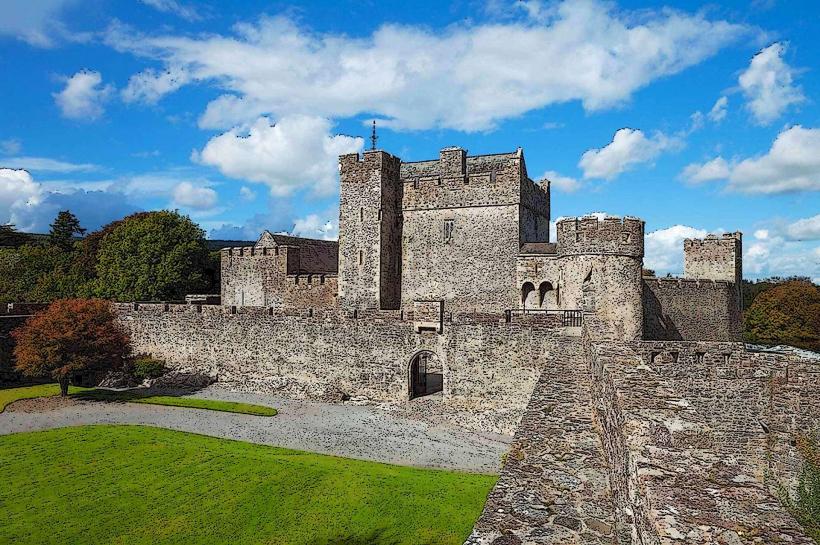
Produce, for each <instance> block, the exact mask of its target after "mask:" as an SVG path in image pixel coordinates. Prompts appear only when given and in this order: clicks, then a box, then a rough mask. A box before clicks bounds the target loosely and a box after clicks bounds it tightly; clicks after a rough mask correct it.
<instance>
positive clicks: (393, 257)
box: [222, 148, 741, 340]
mask: <svg viewBox="0 0 820 545" xmlns="http://www.w3.org/2000/svg"><path fill="white" fill-rule="evenodd" d="M339 171H340V178H341V192H340V193H341V195H340V197H341V198H340V201H341V202H340V212H339V242H338V243H334V242H328V241H318V240H309V239H300V238H295V237H287V236H284V235H274V234H271V233H269V232H265V233H263V234H262V236H261V237H260V239H259V240H258V241H257V243H256V245H255V246H254V247H249V248H228V249H225V250H223V252H222V302H223V304H225V305H231V306H264V307H271V308H275V309H288V308H290V309H305V308H311V309H327V308H336V309H361V310H364V309H377V310H399V309H406V310H411V309H413V308H414V307H415V306H416V305H419V304H425V305H426V306H427V307H428V308H429V306H430V305H429V304H430V303H431V302H438V303H439V304H440V306H441V308H442V309H443V310H444V311H447V312H456V313H460V312H473V313H475V312H482V313H488V312H489V313H493V312H495V313H499V312H504V311H506V310H516V311H519V310H520V311H533V312H534V311H561V312H564V311H582V310H585V309H586V310H588V311H590V310H594V311H595V312H596V313H597V314H598V315H600V316H601V317H603V318H605V319H606V320H607V322H608V323H610V324H611V325H612V326H613V327H614V328H615V329H616V330H617V336H618V337H619V338H623V339H640V338H643V337H644V329H646V332H647V336H648V338H653V339H692V340H695V339H697V340H738V339H739V335H740V302H741V297H740V280H741V235H740V233H732V234H724V235H723V236H722V237H720V238H718V237H714V236H710V237H707V238H706V239H704V240H687V241H686V242H685V244H684V256H685V263H686V269H685V271H684V277H683V278H682V279H672V280H669V279H650V278H646V279H645V278H643V277H642V274H641V271H642V266H643V253H644V249H643V245H644V223H643V221H641V220H639V219H637V218H628V217H627V218H624V219H618V218H611V217H605V218H597V217H594V216H590V217H583V218H562V219H559V220H558V221H557V224H556V227H557V229H556V231H557V239H556V240H555V241H550V240H549V223H550V187H549V181H546V180H545V181H543V182H541V183H535V182H533V181H532V180H531V179H530V178H529V176H528V175H527V167H526V163H525V161H524V154H523V152H522V151H521V150H520V149H519V150H517V151H515V152H512V153H500V154H494V155H480V156H473V157H471V156H468V155H467V152H466V151H465V150H463V149H461V148H445V149H443V150H441V153H440V155H439V158H438V159H435V160H430V161H418V162H410V163H405V162H402V161H401V160H400V159H399V158H397V157H394V156H392V155H390V154H388V153H386V152H384V151H368V152H365V153H364V154H363V156H360V155H358V154H352V155H344V156H342V157H340V159H339ZM593 286H594V287H595V292H596V294H597V296H596V297H595V298H593V297H591V296H589V294H591V290H592V287H593ZM585 292H586V293H587V295H588V297H587V299H586V301H585V299H584V293H585ZM695 301H696V302H697V303H696V304H693V302H695ZM585 305H586V306H585Z"/></svg>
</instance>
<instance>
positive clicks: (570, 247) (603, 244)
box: [556, 216, 644, 258]
mask: <svg viewBox="0 0 820 545" xmlns="http://www.w3.org/2000/svg"><path fill="white" fill-rule="evenodd" d="M556 228H557V242H558V254H559V255H585V254H589V255H622V256H629V257H635V258H643V250H644V241H643V239H644V222H643V220H641V219H638V218H633V217H629V216H627V217H624V218H616V217H605V218H602V219H599V218H598V217H596V216H583V217H580V218H562V219H559V220H558V221H557V225H556Z"/></svg>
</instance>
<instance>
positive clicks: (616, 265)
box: [556, 216, 644, 339]
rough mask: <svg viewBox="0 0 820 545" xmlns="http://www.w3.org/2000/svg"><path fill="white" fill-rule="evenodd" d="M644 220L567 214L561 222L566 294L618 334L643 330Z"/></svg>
mask: <svg viewBox="0 0 820 545" xmlns="http://www.w3.org/2000/svg"><path fill="white" fill-rule="evenodd" d="M643 237H644V222H643V221H642V220H640V219H638V218H630V217H626V218H623V219H621V218H613V217H606V218H603V219H598V218H597V217H595V216H584V217H581V218H564V219H561V220H559V221H558V222H557V248H556V251H557V254H558V256H559V257H560V259H561V262H562V266H563V268H564V280H565V282H564V285H565V290H564V291H565V295H566V296H567V297H568V298H570V300H571V301H575V302H576V303H575V304H577V306H576V308H583V309H584V310H586V311H589V312H595V314H597V315H598V316H599V317H600V318H603V319H604V321H606V322H607V323H608V324H609V325H610V327H611V329H612V331H611V334H613V335H614V336H615V337H616V338H620V339H639V338H641V336H642V334H643V286H642V283H641V269H642V266H643V251H644V241H643Z"/></svg>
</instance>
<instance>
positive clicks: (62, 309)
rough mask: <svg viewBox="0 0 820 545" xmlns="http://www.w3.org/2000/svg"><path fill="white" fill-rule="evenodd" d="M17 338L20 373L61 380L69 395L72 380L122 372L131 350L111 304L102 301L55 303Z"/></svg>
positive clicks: (18, 332)
mask: <svg viewBox="0 0 820 545" xmlns="http://www.w3.org/2000/svg"><path fill="white" fill-rule="evenodd" d="M12 335H13V336H14V340H15V341H16V345H15V347H14V358H15V360H16V363H15V367H16V368H17V370H18V371H20V372H21V373H23V374H24V375H26V376H28V377H48V378H52V379H54V380H56V381H57V382H59V384H60V394H61V395H63V396H65V395H67V394H68V385H69V382H70V381H71V380H72V379H75V378H76V377H77V376H78V375H85V374H87V373H98V372H101V371H104V370H106V369H111V368H117V367H120V366H121V365H122V364H123V362H124V360H125V358H126V357H128V355H129V351H130V348H129V339H128V335H127V334H126V333H125V331H124V330H123V329H122V327H121V326H120V325H119V324H118V323H117V322H116V320H115V318H114V313H113V312H112V310H111V304H110V303H109V302H108V301H101V300H99V299H63V300H59V301H55V302H53V303H51V305H49V307H48V308H47V309H46V310H44V311H43V312H40V313H38V314H37V315H36V316H34V317H32V318H30V319H29V320H27V321H26V323H25V324H24V325H23V326H22V327H20V328H18V329H16V330H15V331H14V332H13V333H12Z"/></svg>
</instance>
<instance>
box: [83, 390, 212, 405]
mask: <svg viewBox="0 0 820 545" xmlns="http://www.w3.org/2000/svg"><path fill="white" fill-rule="evenodd" d="M198 391H199V389H188V390H181V389H175V390H155V389H152V388H132V389H130V390H105V389H100V388H98V389H95V390H88V391H86V392H77V393H75V394H71V397H73V398H74V399H79V400H82V401H109V402H128V401H138V400H140V399H145V398H149V397H156V396H163V397H183V396H187V395H190V394H194V393H196V392H198Z"/></svg>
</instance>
